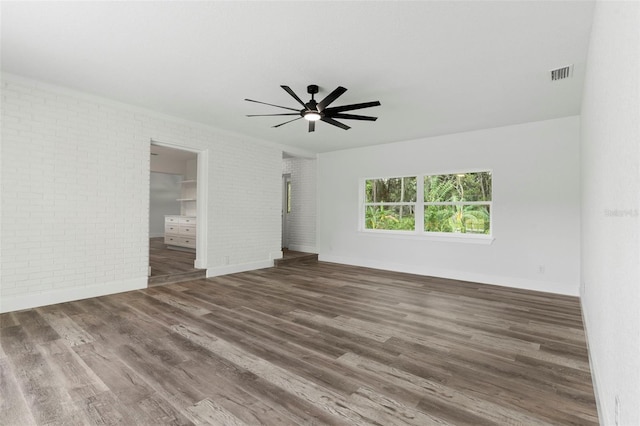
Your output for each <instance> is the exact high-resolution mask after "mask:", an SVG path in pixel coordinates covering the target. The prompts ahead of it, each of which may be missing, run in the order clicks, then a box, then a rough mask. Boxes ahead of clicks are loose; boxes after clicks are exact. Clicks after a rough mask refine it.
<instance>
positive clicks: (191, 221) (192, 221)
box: [179, 216, 196, 226]
mask: <svg viewBox="0 0 640 426" xmlns="http://www.w3.org/2000/svg"><path fill="white" fill-rule="evenodd" d="M179 220H180V222H179V223H180V225H192V226H195V225H196V218H195V217H190V216H181V217H180V218H179Z"/></svg>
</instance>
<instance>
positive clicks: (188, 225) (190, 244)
mask: <svg viewBox="0 0 640 426" xmlns="http://www.w3.org/2000/svg"><path fill="white" fill-rule="evenodd" d="M196 225H197V221H196V218H195V217H193V216H165V217H164V243H165V244H166V245H168V246H173V247H184V248H190V249H195V248H196Z"/></svg>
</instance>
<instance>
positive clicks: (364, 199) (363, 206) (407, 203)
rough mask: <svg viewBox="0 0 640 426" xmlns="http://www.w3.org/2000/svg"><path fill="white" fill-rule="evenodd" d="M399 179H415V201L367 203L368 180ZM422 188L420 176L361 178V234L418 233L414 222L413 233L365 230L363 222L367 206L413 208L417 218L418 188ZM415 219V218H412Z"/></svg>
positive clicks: (390, 230)
mask: <svg viewBox="0 0 640 426" xmlns="http://www.w3.org/2000/svg"><path fill="white" fill-rule="evenodd" d="M401 178H415V179H416V201H405V202H401V203H398V202H396V203H389V202H382V203H367V193H366V189H365V187H366V182H367V181H368V180H379V179H401ZM421 187H422V188H424V182H423V184H422V186H421V184H420V175H403V176H396V175H394V176H387V177H375V178H363V179H360V220H359V222H360V224H359V228H360V230H361V231H363V232H373V233H382V234H398V235H416V234H417V233H418V230H417V226H418V225H417V222H415V220H414V228H413V231H410V230H396V229H367V224H366V220H365V216H366V211H367V207H369V206H413V211H414V215H415V217H418V208H419V205H420V203H419V202H418V198H419V194H418V191H420V188H421ZM414 219H415V218H414Z"/></svg>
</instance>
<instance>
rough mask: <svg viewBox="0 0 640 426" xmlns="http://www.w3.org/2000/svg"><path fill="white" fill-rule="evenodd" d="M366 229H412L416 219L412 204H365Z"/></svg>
mask: <svg viewBox="0 0 640 426" xmlns="http://www.w3.org/2000/svg"><path fill="white" fill-rule="evenodd" d="M364 223H365V228H366V229H388V230H398V231H413V230H415V227H416V219H415V214H414V207H413V206H389V205H382V206H366V208H365V222H364Z"/></svg>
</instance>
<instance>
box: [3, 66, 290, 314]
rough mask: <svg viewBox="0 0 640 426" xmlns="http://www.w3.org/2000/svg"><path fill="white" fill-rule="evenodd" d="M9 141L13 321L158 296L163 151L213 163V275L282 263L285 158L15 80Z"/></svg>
mask: <svg viewBox="0 0 640 426" xmlns="http://www.w3.org/2000/svg"><path fill="white" fill-rule="evenodd" d="M1 136H2V160H1V161H2V171H1V179H2V182H3V193H2V213H1V221H0V222H1V226H2V231H3V232H2V235H1V236H0V244H1V245H2V259H1V264H0V270H1V273H2V276H1V282H0V287H1V288H0V311H2V312H5V311H11V310H16V309H23V308H28V307H33V306H40V305H45V304H51V303H57V302H63V301H68V300H74V299H79V298H84V297H93V296H97V295H102V294H109V293H115V292H119V291H126V290H132V289H136V288H142V287H146V285H147V267H148V256H149V254H148V236H149V169H150V160H149V143H150V140H151V139H153V140H155V141H158V142H159V143H163V144H173V145H176V147H186V148H190V149H195V150H202V151H203V152H205V154H204V155H205V156H206V162H207V163H208V170H209V175H208V180H209V182H208V183H209V185H208V188H209V190H208V192H207V193H206V197H205V200H203V202H204V203H207V207H208V210H209V215H208V216H207V220H206V222H200V223H198V228H199V229H200V227H204V229H205V231H206V235H207V238H206V241H205V242H206V245H207V246H208V249H207V250H206V251H205V254H204V256H203V260H202V261H201V263H203V264H204V265H202V267H204V268H207V274H208V275H217V274H222V273H227V272H234V271H240V270H247V269H255V268H259V267H267V266H271V265H272V264H273V258H276V257H279V256H281V251H280V227H281V222H280V204H281V188H280V186H281V173H280V172H281V169H282V147H279V146H275V145H273V144H268V143H262V142H260V141H255V140H251V139H249V138H245V137H241V136H237V135H230V134H227V133H224V132H221V131H217V130H215V129H213V128H211V127H208V126H204V125H200V124H197V123H193V122H187V121H184V120H180V119H177V118H173V117H169V116H166V115H162V114H158V113H154V112H151V111H147V110H143V109H140V108H136V107H133V106H129V105H124V104H121V103H117V102H113V101H109V100H106V99H103V98H98V97H95V96H91V95H88V94H83V93H79V92H75V91H71V90H67V89H63V88H60V87H55V86H51V85H47V84H44V83H41V82H36V81H33V80H29V79H25V78H21V77H19V76H13V75H7V74H3V75H2V134H1ZM199 180H200V181H201V180H202V179H200V178H199ZM198 256H199V257H200V252H199V254H198Z"/></svg>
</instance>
